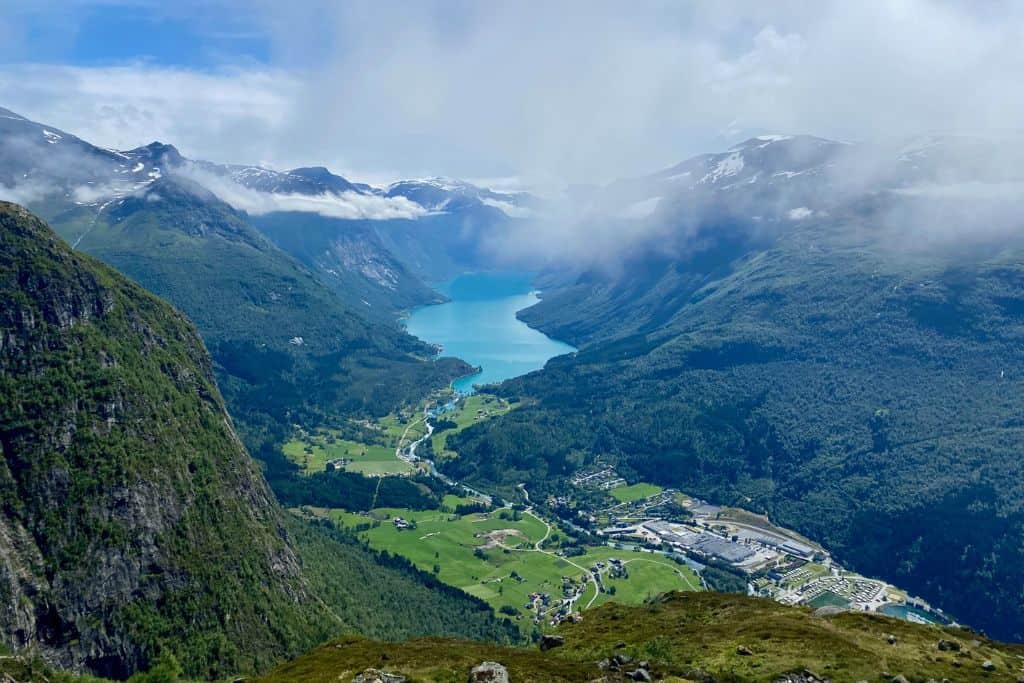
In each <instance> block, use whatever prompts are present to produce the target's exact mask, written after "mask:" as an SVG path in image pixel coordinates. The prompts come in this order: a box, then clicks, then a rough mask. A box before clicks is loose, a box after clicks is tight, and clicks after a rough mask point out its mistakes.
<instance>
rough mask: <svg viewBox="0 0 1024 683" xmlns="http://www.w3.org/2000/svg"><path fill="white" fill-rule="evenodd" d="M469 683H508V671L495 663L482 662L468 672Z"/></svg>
mask: <svg viewBox="0 0 1024 683" xmlns="http://www.w3.org/2000/svg"><path fill="white" fill-rule="evenodd" d="M469 683H508V669H506V668H505V667H504V666H502V665H501V664H498V663H497V662H484V663H482V664H478V665H477V666H474V667H473V670H472V671H470V672H469Z"/></svg>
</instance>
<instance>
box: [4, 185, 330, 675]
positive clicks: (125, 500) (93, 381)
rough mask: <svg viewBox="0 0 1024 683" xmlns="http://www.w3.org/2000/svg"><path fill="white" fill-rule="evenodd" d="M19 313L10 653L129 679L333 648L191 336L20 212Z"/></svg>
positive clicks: (10, 502) (14, 346)
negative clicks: (312, 647) (158, 666)
mask: <svg viewBox="0 0 1024 683" xmlns="http://www.w3.org/2000/svg"><path fill="white" fill-rule="evenodd" d="M0 302H3V305H2V307H0V455H2V457H0V639H2V640H3V641H5V642H6V643H7V644H9V645H11V646H13V647H15V648H18V649H22V648H26V647H31V648H35V649H38V650H40V651H41V652H43V653H44V654H45V656H46V657H47V658H49V659H51V660H52V661H55V662H57V663H58V664H60V665H62V666H75V667H85V668H88V669H91V670H93V671H95V672H97V673H101V674H104V675H109V676H115V677H122V676H125V675H127V674H129V673H130V672H131V671H133V670H136V669H138V668H145V667H146V666H148V665H149V664H151V663H152V662H153V661H155V660H156V659H157V658H160V657H166V656H168V655H174V656H176V657H177V658H179V659H181V660H183V661H182V664H183V665H184V666H185V667H186V668H187V669H189V670H191V671H193V672H196V673H215V672H216V670H217V669H218V668H224V669H226V670H230V669H235V668H249V667H252V666H258V665H259V664H261V663H265V662H268V661H271V660H272V659H273V658H274V657H275V656H280V655H281V654H283V653H284V652H285V651H287V650H288V649H289V646H290V645H291V644H292V643H294V642H295V641H296V640H304V641H308V640H310V639H312V638H316V637H317V636H318V635H319V634H320V633H321V632H324V630H325V627H326V624H327V623H328V622H329V620H330V619H329V615H328V611H327V610H326V609H325V608H323V607H321V606H320V605H319V603H318V602H317V601H316V600H315V598H314V597H313V596H312V595H311V594H310V592H309V590H308V588H307V586H306V584H305V582H304V580H303V578H302V574H301V568H300V563H299V560H298V558H297V556H296V554H295V552H294V550H293V549H292V547H291V546H290V545H289V542H288V541H287V538H286V535H285V534H284V532H283V530H282V529H283V527H282V525H281V520H280V519H279V516H280V514H281V513H280V512H279V511H278V508H277V507H276V505H275V504H274V502H273V499H272V496H271V495H270V493H269V491H268V489H267V487H266V484H265V483H264V482H263V480H262V478H261V477H260V475H259V474H258V472H257V471H256V470H255V468H254V466H253V464H252V462H251V461H250V460H249V458H248V456H247V455H246V453H245V450H244V448H243V447H242V445H241V443H240V442H239V440H238V438H237V437H236V436H235V433H234V431H233V429H232V426H231V422H230V419H229V418H228V415H227V413H226V412H225V410H224V405H223V403H222V400H221V398H220V394H219V392H218V391H217V387H216V385H215V383H214V381H213V377H212V374H211V367H210V361H209V358H208V356H207V354H206V351H205V349H204V348H203V344H202V342H201V341H200V339H199V337H198V336H197V335H196V333H195V330H194V329H193V328H192V326H191V324H190V323H188V322H187V321H186V320H185V319H184V318H183V317H182V316H181V315H179V314H178V313H176V312H175V311H174V310H173V309H171V308H170V307H169V306H167V305H166V304H165V303H163V302H162V301H160V300H159V299H157V298H156V297H154V296H152V295H150V294H148V293H147V292H145V291H144V290H142V289H141V288H140V287H138V286H136V285H133V284H131V283H130V282H129V281H128V280H126V279H125V278H123V277H121V276H120V275H117V274H116V273H114V272H113V271H112V270H110V269H108V268H107V267H105V266H102V265H101V264H99V263H97V262H95V261H93V260H91V259H89V258H86V257H82V256H79V255H76V254H73V253H72V252H71V251H70V250H69V249H68V248H67V246H66V245H65V244H64V243H63V242H62V241H61V240H60V238H59V237H57V236H56V235H55V234H54V233H52V232H51V231H50V230H49V228H47V227H46V226H45V225H44V224H43V223H41V222H40V221H39V220H37V219H35V218H34V217H32V216H31V215H30V214H29V213H28V212H26V211H24V210H23V209H21V208H19V207H17V206H14V205H12V204H6V203H4V204H0ZM184 626H187V628H182V627H184Z"/></svg>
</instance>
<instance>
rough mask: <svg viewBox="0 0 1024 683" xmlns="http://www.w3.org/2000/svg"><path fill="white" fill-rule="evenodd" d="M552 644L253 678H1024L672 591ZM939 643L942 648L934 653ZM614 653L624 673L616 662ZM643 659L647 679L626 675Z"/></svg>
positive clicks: (615, 610)
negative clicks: (493, 668)
mask: <svg viewBox="0 0 1024 683" xmlns="http://www.w3.org/2000/svg"><path fill="white" fill-rule="evenodd" d="M558 635H561V636H562V637H563V638H564V639H565V644H564V646H562V647H557V648H555V649H549V650H547V651H541V650H539V649H537V648H531V649H525V648H523V649H513V648H502V647H498V646H494V645H487V644H483V643H466V642H456V641H449V640H442V639H437V638H432V639H425V640H416V641H411V642H407V643H399V644H394V643H380V642H373V641H367V640H360V639H356V638H344V639H341V640H338V641H335V642H332V643H328V644H326V645H324V646H323V647H320V648H318V649H316V650H314V651H313V652H311V653H309V654H307V655H305V656H303V657H300V658H299V659H297V660H295V661H294V662H290V663H288V664H285V665H283V666H281V667H279V668H278V669H276V670H275V671H274V672H273V673H271V674H270V675H268V676H266V677H264V678H261V679H259V680H260V681H261V682H262V683H291V682H293V681H296V682H297V681H302V682H303V683H318V682H320V681H323V682H324V683H326V682H328V681H331V682H334V681H339V682H341V683H349V682H351V681H353V680H354V679H355V677H356V676H357V675H358V674H359V673H360V672H363V671H365V670H366V669H369V668H375V669H378V670H380V671H384V672H386V673H391V674H398V675H402V676H406V677H408V680H409V681H417V682H419V683H428V682H431V683H442V682H445V683H447V682H449V681H465V680H467V678H468V676H469V672H470V669H471V668H473V667H474V666H477V665H479V664H480V663H482V662H485V661H491V662H497V663H500V664H501V665H503V666H504V667H506V668H507V670H508V673H509V680H511V681H530V682H531V683H555V682H559V683H561V682H569V681H572V682H580V683H583V682H585V681H591V682H595V681H605V682H610V681H622V680H631V679H632V680H655V681H676V682H678V681H702V682H712V681H718V682H720V683H725V682H728V683H762V682H763V683H777V682H779V681H785V682H790V681H795V682H799V683H806V682H808V681H823V680H827V681H832V682H834V683H854V682H855V681H890V680H892V681H896V680H907V681H915V682H917V681H922V682H923V681H926V680H927V681H931V680H934V681H939V680H953V681H993V682H995V681H1007V682H1013V681H1017V680H1019V678H1018V677H1019V676H1020V675H1021V674H1022V673H1024V666H1022V660H1021V657H1022V656H1024V649H1022V648H1021V647H1020V646H1015V645H1004V644H1001V643H997V642H993V641H990V640H988V639H986V638H984V637H981V636H978V635H976V634H974V633H971V632H967V631H960V630H957V629H938V628H935V627H926V626H917V625H914V624H910V623H908V622H903V621H898V620H895V619H889V618H886V617H882V616H878V615H869V614H855V613H845V614H839V615H833V616H822V617H818V616H812V614H811V612H810V611H809V610H807V609H803V608H796V607H785V606H782V605H779V604H778V603H774V602H771V601H767V600H762V599H758V598H748V597H743V596H736V595H723V594H717V593H673V594H669V595H666V596H663V597H661V598H658V599H656V600H655V601H653V602H652V603H650V604H648V605H645V606H641V607H627V606H623V605H617V604H608V605H604V606H602V607H599V608H597V609H595V610H594V611H592V612H588V613H587V614H586V615H585V617H584V619H583V621H582V622H580V623H576V624H565V625H563V626H562V627H560V629H559V630H558ZM940 641H946V642H945V643H944V644H943V645H942V646H941V648H940ZM617 656H618V657H619V658H620V659H619V661H621V662H623V663H622V664H615V663H613V662H614V661H615V659H614V658H616V657H617ZM641 662H646V667H647V668H646V669H644V670H645V671H647V672H648V674H649V676H648V677H644V676H643V675H642V674H634V672H635V671H636V670H637V669H641V668H642V665H641ZM986 662H987V664H986ZM812 676H813V677H812ZM901 676H902V677H903V678H897V677H901Z"/></svg>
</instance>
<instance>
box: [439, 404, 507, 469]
mask: <svg viewBox="0 0 1024 683" xmlns="http://www.w3.org/2000/svg"><path fill="white" fill-rule="evenodd" d="M509 410H511V407H510V406H509V404H508V402H507V401H505V400H504V399H501V398H498V397H497V396H492V395H490V394H471V395H469V396H466V397H465V398H463V399H461V400H459V402H458V404H457V405H456V406H455V409H454V410H450V411H448V412H445V413H442V414H441V415H439V416H438V417H437V420H435V423H436V422H438V421H440V420H447V421H451V422H454V423H455V424H456V425H457V426H456V427H454V428H452V429H445V430H443V431H438V432H435V434H434V436H433V437H431V439H430V442H431V446H432V447H433V449H434V453H435V454H436V455H437V456H439V457H442V458H450V457H454V456H455V455H456V454H455V453H454V452H452V451H449V450H448V435H449V434H456V433H458V432H461V431H462V430H463V429H465V428H466V427H469V426H471V425H473V424H476V423H477V422H480V421H481V420H486V419H488V418H491V417H495V416H498V415H504V414H505V413H507V412H508V411H509Z"/></svg>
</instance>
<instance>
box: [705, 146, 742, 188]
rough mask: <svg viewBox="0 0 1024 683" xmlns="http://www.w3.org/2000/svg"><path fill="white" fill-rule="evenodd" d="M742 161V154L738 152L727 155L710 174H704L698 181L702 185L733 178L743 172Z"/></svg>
mask: <svg viewBox="0 0 1024 683" xmlns="http://www.w3.org/2000/svg"><path fill="white" fill-rule="evenodd" d="M743 166H744V161H743V154H742V153H740V152H732V153H731V154H729V155H727V156H726V157H725V158H724V159H721V160H720V161H719V162H718V163H717V164H715V167H714V168H713V169H712V170H711V172H710V173H708V174H706V175H705V176H704V177H703V178H701V179H700V182H702V183H715V182H718V181H719V180H720V179H722V178H728V177H730V176H734V175H736V174H737V173H739V172H740V171H742V170H743Z"/></svg>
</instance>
